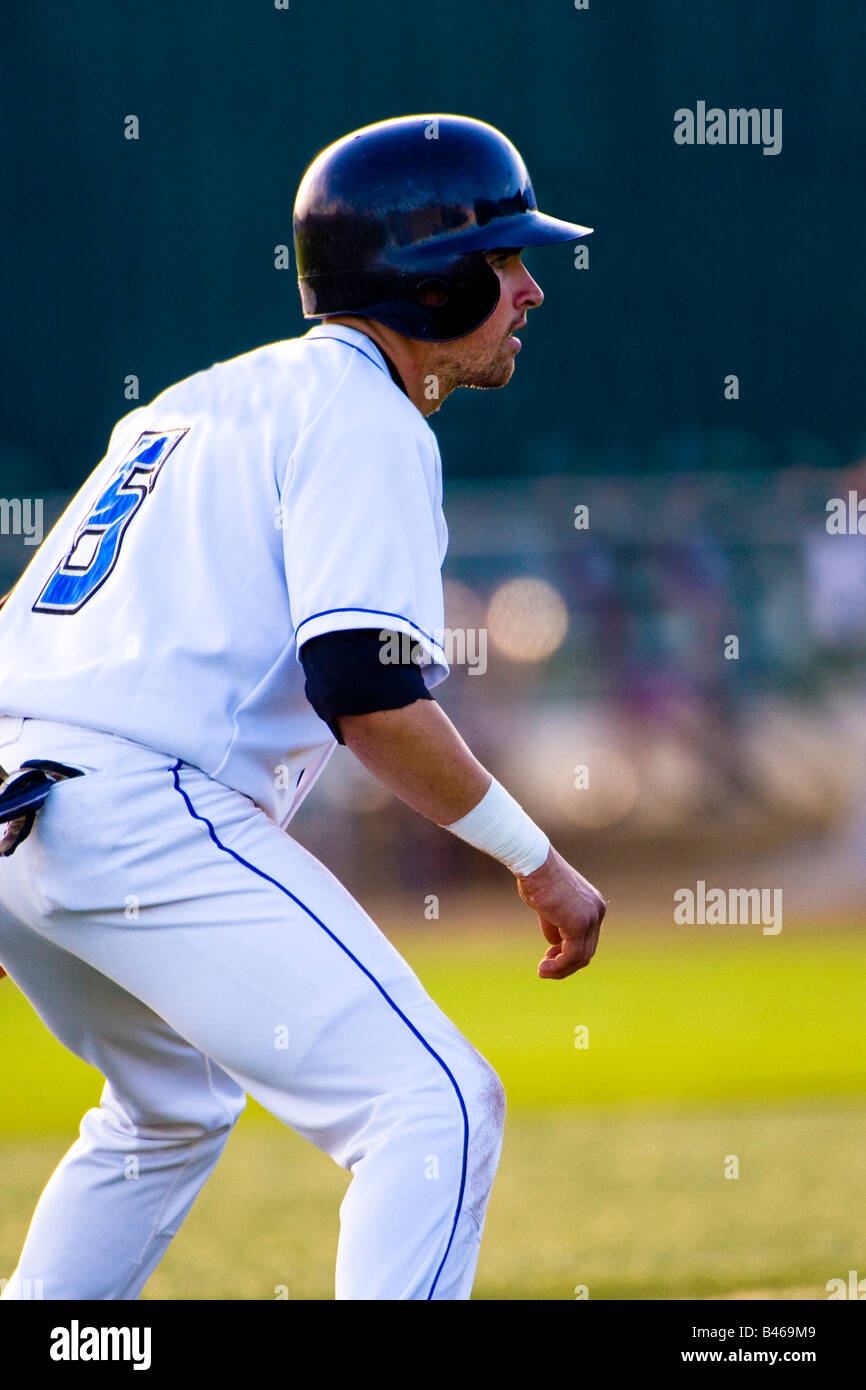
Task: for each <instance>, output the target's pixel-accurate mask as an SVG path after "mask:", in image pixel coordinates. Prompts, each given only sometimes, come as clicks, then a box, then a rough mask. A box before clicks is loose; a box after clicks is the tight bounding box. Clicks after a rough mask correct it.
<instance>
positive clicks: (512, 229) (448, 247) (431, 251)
mask: <svg viewBox="0 0 866 1390" xmlns="http://www.w3.org/2000/svg"><path fill="white" fill-rule="evenodd" d="M592 231H593V228H592V227H583V226H581V225H580V224H579V223H577V222H564V221H562V219H561V218H559V217H548V215H547V213H544V212H538V211H536V210H535V209H532V210H530V211H527V212H521V213H519V214H517V215H515V216H513V217H494V218H491V220H490V221H489V222H487V223H486V224H485V225H484V226H483V227H478V226H474V227H470V228H468V229H467V231H465V232H460V231H456V232H449V234H448V235H447V236H445V237H443V236H438V237H436V238H433V237H431V239H430V240H429V241H428V242H427V243H426V244H425V243H424V242H420V243H416V244H415V245H414V246H411V247H406V248H405V250H403V251H391V252H390V253H389V255H390V256H391V258H392V259H393V260H394V261H397V262H400V261H403V260H406V261H410V260H411V261H412V262H413V263H414V262H418V261H425V260H427V259H428V258H429V259H430V260H436V261H442V260H444V259H446V258H449V257H452V256H464V255H467V254H468V253H469V252H471V251H494V250H497V249H498V248H499V247H513V248H514V249H515V250H518V249H522V248H523V247H525V246H526V247H528V246H554V245H556V244H557V243H562V242H567V241H577V240H578V238H579V237H584V236H589V235H590V233H591V232H592Z"/></svg>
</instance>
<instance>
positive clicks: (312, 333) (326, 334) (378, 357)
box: [304, 323, 409, 400]
mask: <svg viewBox="0 0 866 1390" xmlns="http://www.w3.org/2000/svg"><path fill="white" fill-rule="evenodd" d="M304 337H305V338H336V339H337V341H338V342H340V343H346V344H347V345H348V346H349V347H352V348H357V350H358V352H360V353H361V355H362V356H363V357H366V358H367V360H368V361H369V362H372V363H373V366H374V367H378V368H379V370H380V372H387V374H388V376H390V378H391V380H392V381H393V383H394V385H395V386H396V387H397V388H398V390H400V391H402V393H403V395H404V396H405V397H406V399H407V400H409V392H408V391H407V390H406V387H405V386H404V384H403V382H402V380H401V378H400V374H399V372H398V371H397V368H396V367H395V366H394V363H393V362H392V361H391V359H390V357H387V356H386V355H385V353H384V352H383V351H382V349H381V348H380V347H379V346H378V345H377V344H376V343H374V342H373V339H372V338H368V337H367V334H366V333H362V332H361V331H360V329H357V328H349V327H348V326H347V325H346V324H345V323H317V324H316V325H315V327H314V328H311V329H310V330H309V332H308V333H305V334H304Z"/></svg>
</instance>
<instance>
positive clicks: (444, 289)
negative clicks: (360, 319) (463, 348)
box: [363, 251, 500, 343]
mask: <svg viewBox="0 0 866 1390" xmlns="http://www.w3.org/2000/svg"><path fill="white" fill-rule="evenodd" d="M407 289H408V290H409V291H410V292H409V293H408V294H407V293H406V290H407ZM499 292H500V285H499V276H498V275H497V274H496V271H495V270H494V269H493V267H492V266H491V265H490V264H489V262H488V260H487V257H486V255H485V253H484V252H483V251H472V252H470V253H469V254H468V255H465V256H461V257H459V258H458V259H457V260H452V261H450V262H445V261H443V262H441V263H440V264H438V265H437V264H433V265H431V264H430V262H429V261H427V262H426V263H425V264H424V265H423V266H418V267H417V268H415V269H413V268H412V267H409V266H407V267H403V268H402V269H401V271H400V272H399V278H398V280H397V281H395V283H394V288H393V294H394V297H393V299H392V298H390V297H389V299H388V300H384V299H383V300H380V302H379V303H378V304H374V305H371V306H370V307H369V308H367V309H365V310H364V311H363V316H364V317H367V318H372V319H377V320H378V321H379V322H380V323H384V324H386V325H387V326H388V327H389V328H393V329H394V330H395V331H396V332H397V333H403V334H405V336H406V337H407V338H419V339H422V340H425V341H427V342H431V343H445V342H450V341H451V340H452V339H454V338H465V337H466V336H467V334H469V333H474V332H475V329H476V328H480V327H481V324H482V323H484V322H485V321H486V320H487V319H489V317H490V315H491V314H492V313H493V311H494V309H495V308H496V306H497V304H498V303H499Z"/></svg>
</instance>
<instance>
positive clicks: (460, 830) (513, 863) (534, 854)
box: [445, 777, 550, 875]
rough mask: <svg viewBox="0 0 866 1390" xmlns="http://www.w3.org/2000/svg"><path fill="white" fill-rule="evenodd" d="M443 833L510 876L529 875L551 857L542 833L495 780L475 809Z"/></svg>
mask: <svg viewBox="0 0 866 1390" xmlns="http://www.w3.org/2000/svg"><path fill="white" fill-rule="evenodd" d="M445 829H446V830H450V831H451V833H452V834H453V835H456V836H458V838H459V839H461V840H465V841H466V842H467V844H470V845H474V846H475V848H476V849H480V850H484V852H485V854H490V855H492V857H493V858H494V859H498V860H499V861H500V862H501V863H502V864H505V865H507V867H508V868H509V869H510V870H511V872H512V873H513V874H521V875H522V874H531V873H532V871H533V869H539V868H540V867H541V865H542V864H543V863H544V861H545V860H546V858H547V856H548V854H549V853H550V841H549V840H548V838H547V836H546V835H545V833H544V831H543V830H540V829H539V828H538V826H537V825H536V824H535V821H533V820H530V818H529V816H528V815H527V814H526V812H525V811H524V809H523V807H522V806H520V805H519V803H518V802H516V801H515V800H514V797H513V796H511V795H510V794H509V793H508V792H507V791H506V790H505V788H504V787H503V786H502V785H501V784H500V783H499V782H497V780H496V778H495V777H494V779H493V781H492V782H491V783H490V786H489V787H488V788H487V791H486V792H485V793H484V795H483V796H482V798H481V800H480V801H479V802H478V805H477V806H473V808H472V810H471V811H470V812H469V813H468V814H467V815H465V816H461V818H460V820H456V821H455V822H454V824H453V825H446V827H445Z"/></svg>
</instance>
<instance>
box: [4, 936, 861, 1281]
mask: <svg viewBox="0 0 866 1390" xmlns="http://www.w3.org/2000/svg"><path fill="white" fill-rule="evenodd" d="M519 920H520V921H521V922H522V924H523V927H524V930H523V931H520V932H512V931H511V930H510V929H509V930H508V931H507V933H506V934H504V935H503V933H502V932H498V933H496V934H494V933H493V932H491V931H490V930H489V929H488V930H486V931H483V932H479V931H472V932H470V933H468V934H465V935H461V934H460V933H459V932H457V931H454V930H451V931H448V932H443V931H436V932H435V933H434V932H430V933H416V934H414V935H412V936H406V935H403V936H398V935H397V933H396V932H395V933H393V936H394V939H395V941H396V942H397V944H398V946H399V947H400V949H401V950H402V951H403V952H404V954H405V955H406V957H407V959H409V961H410V962H411V964H412V965H413V967H414V968H415V969H416V970H417V972H418V974H419V975H420V976H421V978H422V980H423V981H424V983H425V985H426V986H427V988H428V989H429V990H430V992H431V994H432V995H433V997H434V998H435V999H436V1000H437V1002H438V1003H440V1004H441V1006H442V1007H443V1008H444V1009H445V1010H446V1012H447V1013H448V1014H449V1015H450V1016H451V1017H452V1018H453V1019H454V1021H455V1022H456V1023H457V1024H458V1025H459V1026H460V1027H461V1028H462V1030H463V1031H464V1032H465V1033H466V1035H467V1036H468V1037H469V1038H470V1039H471V1040H472V1041H473V1042H474V1043H475V1044H476V1046H478V1047H479V1048H480V1049H481V1051H482V1052H484V1053H485V1055H486V1056H487V1057H488V1058H489V1060H490V1061H491V1062H492V1063H493V1065H494V1066H495V1067H496V1068H497V1070H498V1072H499V1074H500V1075H501V1077H502V1079H503V1081H504V1083H505V1086H506V1091H507V1093H508V1097H509V1120H508V1125H507V1130H506V1139H505V1146H504V1150H503V1157H502V1163H501V1166H500V1171H499V1176H498V1178H497V1183H496V1186H495V1188H494V1195H493V1199H492V1201H491V1205H490V1211H489V1216H488V1223H487V1230H486V1235H485V1241H484V1244H483V1246H482V1253H481V1259H480V1262H479V1268H478V1279H477V1283H476V1290H475V1297H477V1298H481V1299H507V1300H512V1299H573V1298H574V1297H575V1289H576V1287H577V1286H579V1285H585V1286H587V1288H588V1290H589V1297H590V1298H592V1299H609V1298H645V1299H668V1298H687V1297H722V1296H730V1297H756V1296H757V1297H761V1298H795V1297H796V1298H815V1299H819V1298H826V1296H827V1295H826V1291H825V1286H826V1283H827V1281H828V1280H829V1279H831V1278H834V1277H837V1276H842V1277H845V1276H847V1273H848V1270H849V1269H858V1270H859V1271H860V1273H861V1275H862V1274H866V1213H864V1204H863V1201H862V1193H863V1191H864V1187H866V1144H864V1129H866V1125H864V1121H866V1057H864V1053H866V1049H864V1041H863V1016H864V975H866V972H864V965H866V948H864V943H863V941H862V939H861V938H860V937H858V936H857V935H856V934H855V933H854V932H851V931H845V930H842V929H837V930H832V929H828V928H826V927H825V928H822V929H821V930H820V932H819V931H815V932H811V931H809V930H807V929H805V928H800V929H790V930H789V929H788V927H787V925H786V928H785V930H784V931H783V932H782V933H781V935H780V936H778V937H763V936H762V935H761V934H760V929H756V928H750V927H742V928H719V929H716V930H715V931H712V930H708V929H704V930H703V931H701V930H698V929H695V928H676V929H674V928H665V929H658V930H655V931H638V930H637V929H636V928H631V929H628V930H626V929H622V930H620V931H618V932H614V931H613V930H611V931H609V932H607V933H606V935H605V938H604V940H603V947H602V950H600V952H599V956H598V958H597V960H596V961H595V962H594V963H593V964H592V966H591V967H590V968H589V969H588V970H586V971H584V972H582V973H581V974H579V975H578V976H576V977H574V978H573V979H572V980H570V981H564V982H560V983H548V982H541V981H539V980H537V979H536V977H535V964H536V962H537V960H538V958H539V956H540V954H541V942H540V938H539V939H538V944H536V941H535V940H534V939H533V935H532V930H531V929H530V930H529V931H527V930H526V929H525V928H526V924H527V919H526V917H525V916H521V917H520V919H519ZM383 925H384V926H385V927H386V929H387V926H388V924H387V922H384V921H383ZM756 932H757V934H756ZM578 1028H586V1029H587V1030H588V1046H587V1047H580V1048H578V1047H575V1039H576V1036H577V1037H578V1040H580V1035H579V1034H578V1035H576V1033H575V1030H576V1029H578ZM0 1049H2V1054H3V1061H4V1069H3V1070H4V1078H5V1080H4V1086H3V1101H2V1113H0V1172H2V1180H0V1273H8V1272H10V1271H11V1269H12V1267H13V1265H14V1262H15V1258H16V1255H17V1251H18V1248H19V1246H20V1243H21V1240H22V1238H23V1235H24V1232H25V1230H26V1226H27V1221H28V1220H29V1216H30V1213H31V1210H32V1207H33V1204H34V1202H35V1200H36V1198H37V1196H38V1194H39V1192H40V1190H41V1187H42V1185H43V1183H44V1181H45V1179H46V1178H47V1176H48V1175H49V1173H50V1172H51V1169H52V1167H53V1166H54V1164H55V1163H56V1162H57V1160H58V1158H59V1157H60V1155H61V1154H62V1152H63V1151H64V1149H65V1148H66V1147H67V1145H68V1144H69V1143H70V1142H71V1140H72V1139H73V1138H74V1136H75V1132H76V1128H77V1122H78V1119H79V1118H80V1115H81V1113H82V1111H83V1110H84V1109H85V1108H87V1106H88V1105H90V1104H93V1103H94V1102H95V1101H96V1099H97V1097H98V1094H99V1089H100V1078H99V1077H98V1075H97V1074H96V1073H95V1072H94V1071H93V1070H92V1069H91V1068H89V1067H87V1066H85V1065H84V1064H82V1063H79V1062H77V1061H76V1059H75V1058H72V1057H71V1056H69V1054H67V1053H65V1052H64V1051H63V1049H62V1048H60V1047H59V1045H57V1044H56V1043H55V1042H54V1041H53V1040H52V1039H51V1038H50V1036H49V1035H48V1034H47V1033H46V1031H45V1030H44V1028H43V1027H42V1025H41V1024H40V1023H39V1021H38V1019H37V1018H36V1017H35V1015H34V1014H33V1012H32V1011H31V1009H30V1007H29V1005H28V1004H27V1003H26V1001H24V1000H23V999H22V997H21V996H20V994H18V992H17V991H16V990H15V989H14V987H13V986H11V985H10V984H9V982H8V981H7V982H6V983H5V984H4V986H3V987H2V990H0ZM729 1156H735V1157H736V1159H737V1160H738V1163H739V1177H738V1178H736V1179H732V1178H726V1177H725V1167H726V1163H727V1164H728V1166H729V1167H730V1166H731V1165H730V1161H729ZM346 1181H347V1177H346V1175H345V1174H344V1173H343V1172H342V1171H341V1170H339V1169H338V1168H336V1167H335V1166H334V1165H333V1164H332V1163H331V1162H330V1161H329V1160H328V1159H327V1158H326V1157H324V1156H323V1155H322V1154H320V1153H318V1152H317V1151H316V1150H314V1149H312V1148H311V1147H309V1146H308V1145H306V1144H304V1143H303V1142H302V1141H301V1140H299V1139H298V1138H296V1137H295V1136H294V1135H292V1134H290V1133H289V1132H288V1131H286V1130H285V1129H283V1128H282V1127H281V1126H280V1125H279V1124H277V1122H276V1121H274V1120H273V1119H272V1118H271V1117H270V1116H268V1115H266V1114H264V1113H263V1112H262V1111H261V1110H259V1108H258V1107H256V1106H253V1105H251V1106H250V1108H249V1110H248V1112H247V1114H246V1115H245V1116H244V1118H243V1120H242V1121H241V1123H240V1125H239V1126H238V1129H237V1131H236V1133H235V1135H234V1136H233V1137H232V1139H231V1141H230V1143H229V1146H228V1149H227V1151H226V1154H225V1156H224V1158H223V1160H222V1162H221V1163H220V1165H219V1167H218V1169H217V1171H216V1173H215V1174H214V1176H213V1178H212V1179H211V1181H210V1182H209V1183H208V1184H207V1186H206V1188H205V1190H204V1192H203V1193H202V1195H201V1197H200V1199H199V1201H198V1203H197V1204H196V1206H195V1208H194V1209H193V1212H192V1214H191V1215H190V1217H189V1219H188V1221H187V1223H186V1225H185V1226H184V1228H183V1230H182V1231H181V1233H180V1235H179V1236H178V1238H177V1239H176V1241H175V1243H174V1245H173V1246H172V1249H171V1250H170V1252H169V1254H168V1255H167V1257H166V1258H165V1260H164V1261H163V1263H162V1265H161V1266H160V1268H159V1270H158V1271H157V1273H156V1274H155V1275H154V1277H153V1279H152V1280H151V1282H150V1284H149V1285H148V1288H147V1290H146V1293H145V1297H146V1298H148V1297H150V1298H171V1299H209V1298H217V1299H236V1298H252V1299H267V1298H273V1297H275V1290H276V1289H277V1288H278V1286H286V1287H287V1288H288V1290H289V1295H290V1297H291V1298H294V1299H328V1298H331V1297H333V1283H332V1279H333V1260H334V1250H335V1245H336V1239H337V1230H338V1225H337V1222H338V1215H337V1208H338V1205H339V1200H340V1197H341V1195H342V1192H343V1191H344V1190H345V1186H346Z"/></svg>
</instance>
